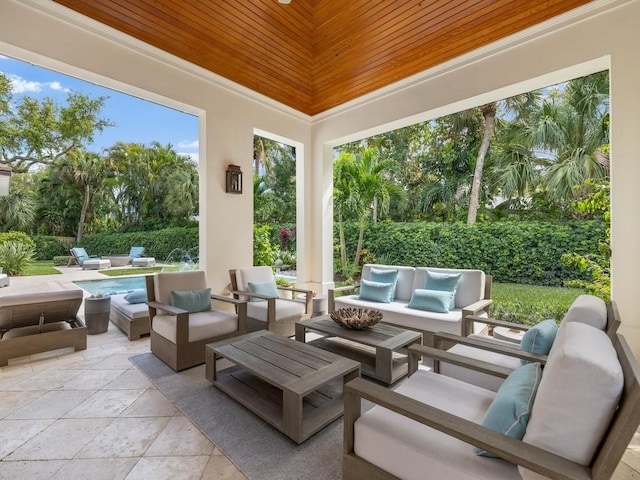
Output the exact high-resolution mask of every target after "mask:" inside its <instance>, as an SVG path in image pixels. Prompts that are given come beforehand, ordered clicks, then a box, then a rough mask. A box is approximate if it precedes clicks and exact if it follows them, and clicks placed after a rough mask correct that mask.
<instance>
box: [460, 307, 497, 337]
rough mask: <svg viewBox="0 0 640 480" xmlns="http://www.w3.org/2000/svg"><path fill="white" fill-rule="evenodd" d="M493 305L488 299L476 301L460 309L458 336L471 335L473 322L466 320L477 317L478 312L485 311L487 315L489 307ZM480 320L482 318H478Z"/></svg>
mask: <svg viewBox="0 0 640 480" xmlns="http://www.w3.org/2000/svg"><path fill="white" fill-rule="evenodd" d="M492 303H493V300H491V299H490V298H485V299H482V300H478V301H477V302H474V303H472V304H471V305H467V306H466V307H463V308H462V325H460V328H461V330H460V334H461V335H464V336H465V337H466V336H467V335H470V334H472V333H473V321H471V320H467V318H468V317H474V316H476V315H478V314H479V313H480V312H482V311H485V312H487V315H489V307H490V306H491V304H492ZM480 318H482V317H480Z"/></svg>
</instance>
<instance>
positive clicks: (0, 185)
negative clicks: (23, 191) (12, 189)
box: [0, 164, 11, 197]
mask: <svg viewBox="0 0 640 480" xmlns="http://www.w3.org/2000/svg"><path fill="white" fill-rule="evenodd" d="M10 181H11V168H9V167H7V166H6V165H2V164H0V197H6V196H7V195H9V183H10Z"/></svg>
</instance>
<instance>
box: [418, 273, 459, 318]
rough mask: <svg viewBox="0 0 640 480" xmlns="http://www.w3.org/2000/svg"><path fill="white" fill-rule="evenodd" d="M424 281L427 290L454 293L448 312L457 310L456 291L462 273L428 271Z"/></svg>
mask: <svg viewBox="0 0 640 480" xmlns="http://www.w3.org/2000/svg"><path fill="white" fill-rule="evenodd" d="M425 273H426V276H425V281H424V288H425V289H427V290H440V291H442V292H453V297H452V298H451V305H449V308H448V310H453V309H454V308H456V291H457V290H458V282H459V281H460V276H461V274H460V273H440V272H432V271H430V270H427V271H426V272H425Z"/></svg>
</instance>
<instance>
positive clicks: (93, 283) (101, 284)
mask: <svg viewBox="0 0 640 480" xmlns="http://www.w3.org/2000/svg"><path fill="white" fill-rule="evenodd" d="M73 283H75V284H76V285H78V286H79V287H80V288H82V289H83V290H86V291H87V292H89V293H91V294H92V295H97V294H98V293H101V294H102V295H105V294H114V293H117V292H121V293H126V292H128V291H129V290H138V289H145V288H146V286H145V283H144V276H140V277H113V278H106V279H104V280H78V281H76V282H73Z"/></svg>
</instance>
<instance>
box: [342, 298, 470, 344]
mask: <svg viewBox="0 0 640 480" xmlns="http://www.w3.org/2000/svg"><path fill="white" fill-rule="evenodd" d="M334 303H335V308H336V309H338V308H346V307H362V308H373V309H376V310H380V311H381V312H382V321H383V322H385V323H389V324H392V325H397V326H399V327H405V328H410V329H414V330H421V331H430V332H446V333H457V334H458V335H459V334H460V323H461V322H462V310H460V309H456V310H453V311H451V312H447V313H436V312H429V311H426V310H418V309H415V308H409V307H408V302H407V301H397V300H396V301H395V302H391V303H378V302H370V301H368V300H360V299H359V298H358V297H357V296H354V295H349V296H345V297H338V298H336V299H335V302H334Z"/></svg>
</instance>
